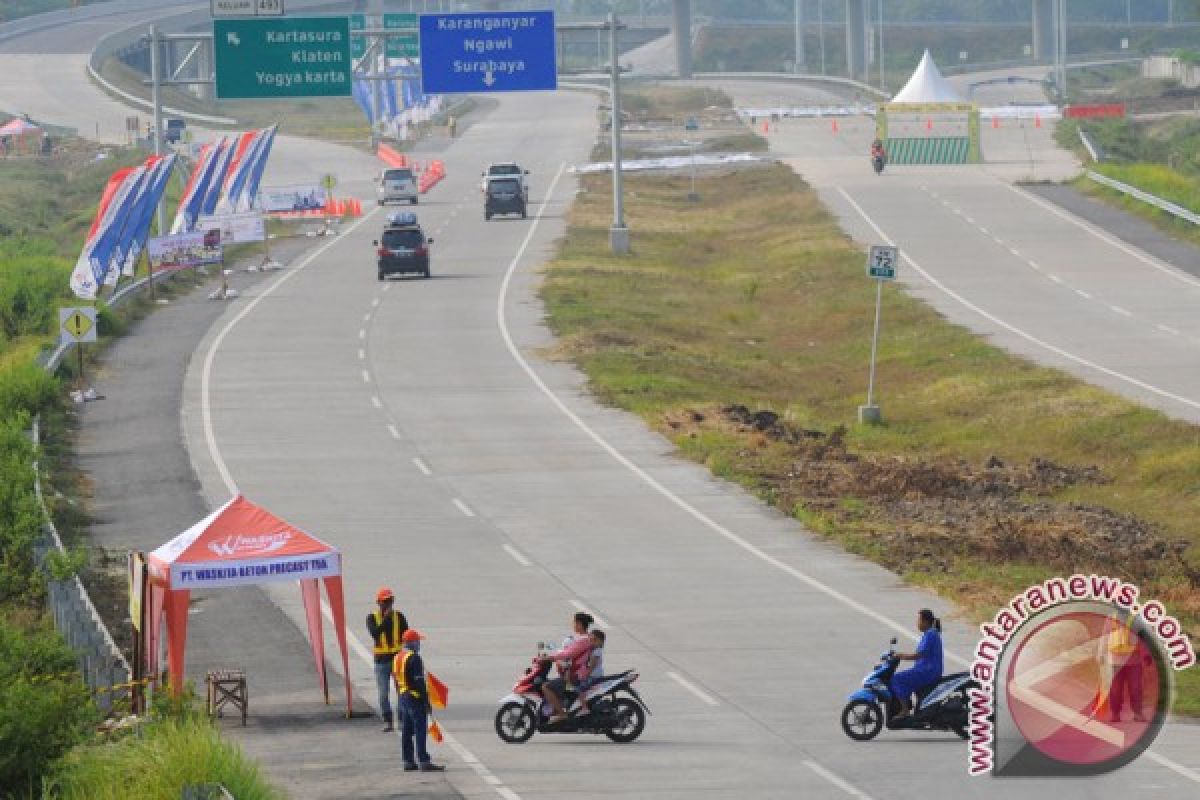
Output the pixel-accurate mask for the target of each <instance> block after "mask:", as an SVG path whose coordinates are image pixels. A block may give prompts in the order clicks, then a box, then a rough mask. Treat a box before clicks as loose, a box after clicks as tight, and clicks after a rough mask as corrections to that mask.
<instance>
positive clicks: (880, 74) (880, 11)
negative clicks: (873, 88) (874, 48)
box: [878, 0, 887, 92]
mask: <svg viewBox="0 0 1200 800" xmlns="http://www.w3.org/2000/svg"><path fill="white" fill-rule="evenodd" d="M878 16H879V88H880V89H882V90H883V91H885V92H886V91H887V84H886V83H885V82H884V77H883V0H879V15H878Z"/></svg>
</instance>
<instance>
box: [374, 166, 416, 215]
mask: <svg viewBox="0 0 1200 800" xmlns="http://www.w3.org/2000/svg"><path fill="white" fill-rule="evenodd" d="M375 191H376V192H377V193H378V195H379V197H378V200H379V205H381V206H383V205H387V204H388V203H399V202H401V201H404V200H407V201H408V202H409V204H410V205H414V206H415V205H416V204H417V179H416V176H414V175H413V171H412V170H411V169H409V168H408V167H390V168H388V169H385V170H384V171H383V172H381V173H380V174H379V183H378V185H377V186H376V187H375Z"/></svg>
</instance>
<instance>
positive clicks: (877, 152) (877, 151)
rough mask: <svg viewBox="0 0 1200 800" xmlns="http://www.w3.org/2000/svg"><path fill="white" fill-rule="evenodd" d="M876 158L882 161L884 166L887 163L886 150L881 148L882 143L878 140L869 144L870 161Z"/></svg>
mask: <svg viewBox="0 0 1200 800" xmlns="http://www.w3.org/2000/svg"><path fill="white" fill-rule="evenodd" d="M877 158H879V159H882V160H883V162H884V163H885V164H886V163H887V150H885V149H884V147H883V141H882V140H880V139H878V138H876V139H875V141H873V142H871V161H874V160H875V159H877Z"/></svg>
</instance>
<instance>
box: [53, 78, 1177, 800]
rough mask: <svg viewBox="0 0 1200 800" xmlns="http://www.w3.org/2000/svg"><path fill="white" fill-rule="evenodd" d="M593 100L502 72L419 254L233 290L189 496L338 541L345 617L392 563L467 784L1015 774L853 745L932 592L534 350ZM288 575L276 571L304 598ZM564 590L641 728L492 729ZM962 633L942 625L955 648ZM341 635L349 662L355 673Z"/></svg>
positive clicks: (631, 789)
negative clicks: (846, 716)
mask: <svg viewBox="0 0 1200 800" xmlns="http://www.w3.org/2000/svg"><path fill="white" fill-rule="evenodd" d="M72 90H74V89H72ZM79 91H82V89H79ZM81 97H82V95H81ZM594 102H595V101H594V100H593V99H592V98H590V97H588V96H586V95H576V94H569V93H560V94H556V95H528V96H514V97H510V98H505V99H504V100H503V102H501V103H500V104H499V106H498V108H497V109H496V110H495V111H494V112H493V113H491V114H490V115H489V116H488V117H487V118H486V119H484V120H482V121H480V123H479V124H477V125H474V126H472V127H471V129H470V130H469V131H468V132H467V134H466V135H464V137H463V138H462V139H460V140H458V141H457V142H456V143H455V144H454V145H453V146H452V147H451V149H450V151H449V152H448V153H447V155H446V161H447V166H448V170H449V173H450V177H449V178H448V179H447V180H446V181H445V182H444V183H443V184H441V185H440V186H438V187H437V189H435V191H434V193H433V194H432V195H431V196H429V198H428V199H427V202H424V203H423V205H422V206H421V207H420V209H419V210H420V211H421V215H422V218H423V221H424V223H425V224H426V226H427V227H428V228H430V229H431V231H432V232H433V233H434V236H435V238H436V239H437V243H436V244H435V261H434V272H435V276H436V277H435V279H433V280H430V281H396V282H392V283H386V284H381V283H379V282H377V281H376V280H375V276H374V266H373V263H372V247H371V239H372V238H373V237H374V236H375V235H376V232H377V230H378V228H379V226H380V222H381V220H380V215H379V214H378V213H375V214H372V215H371V216H368V217H367V218H365V219H364V220H363V221H362V223H360V224H359V225H358V226H356V227H355V228H354V229H352V230H350V231H348V232H347V233H346V234H345V235H344V236H341V237H338V238H337V239H334V240H331V241H330V242H328V243H327V244H326V245H325V246H324V247H322V248H320V249H318V250H316V251H314V253H313V254H312V255H311V257H309V258H307V259H305V260H303V261H301V262H299V263H298V264H296V265H294V267H293V269H291V270H289V271H287V272H285V273H284V274H283V275H281V276H280V277H279V278H278V279H276V280H274V281H272V282H268V283H264V284H260V286H259V288H258V289H256V290H255V291H254V292H253V293H250V294H248V295H247V296H246V297H243V298H242V299H240V300H239V301H237V302H235V303H233V304H231V306H230V308H229V310H228V312H227V313H226V315H225V316H224V317H223V318H222V319H221V320H220V321H218V323H217V324H216V326H215V327H214V328H213V329H212V331H211V332H210V334H209V335H208V336H207V337H206V338H205V340H204V341H203V342H201V343H200V345H199V347H198V349H197V352H196V355H195V357H194V358H193V361H192V364H191V367H190V369H189V373H188V378H187V384H186V387H185V405H184V410H183V413H184V416H185V430H186V433H187V441H188V444H189V447H190V448H191V452H192V456H193V460H194V462H195V465H196V467H197V472H198V474H199V476H200V478H201V480H202V483H203V485H204V487H205V489H206V491H207V492H208V494H209V497H210V499H211V500H212V501H213V502H214V503H215V502H218V501H220V500H224V499H225V498H226V497H227V496H228V494H229V492H230V491H232V489H233V488H234V487H235V486H236V487H237V488H238V489H240V490H241V491H244V492H246V493H247V494H248V495H250V496H252V497H254V498H255V499H256V500H259V501H261V502H263V503H265V504H267V505H269V506H270V507H272V508H273V509H275V510H277V511H278V512H279V513H280V514H282V515H283V516H285V517H287V518H289V519H291V520H293V521H295V522H296V523H298V524H301V525H303V526H306V527H308V528H310V529H311V530H313V531H314V532H316V533H318V534H319V535H321V536H323V537H325V538H327V539H328V540H330V541H332V542H334V543H336V544H337V545H338V546H339V547H341V548H342V549H343V552H344V554H345V561H346V565H347V570H348V586H349V587H350V600H351V608H350V618H351V619H358V618H360V617H361V615H362V614H363V613H364V612H365V611H366V609H367V606H368V604H369V601H370V596H371V594H372V593H373V591H374V588H375V587H376V586H378V585H380V584H383V583H390V584H392V585H394V586H395V587H396V588H397V590H398V594H399V597H400V603H401V606H402V607H403V608H404V609H405V610H406V611H407V612H408V613H409V615H410V618H411V619H412V620H413V621H414V622H415V623H416V624H418V625H419V626H421V627H422V628H424V629H425V630H426V631H427V632H428V633H429V635H430V637H431V638H430V641H429V642H428V649H427V651H426V652H427V655H428V659H429V661H430V663H431V666H433V668H434V669H436V670H437V671H438V672H439V674H441V675H442V676H443V677H444V678H445V679H446V680H447V682H448V683H449V684H450V685H451V687H452V698H453V702H452V706H451V709H450V710H449V711H448V712H447V713H446V715H445V722H446V726H447V727H448V728H449V729H450V731H451V733H452V734H453V741H452V747H451V753H452V754H453V757H452V758H450V762H451V770H452V771H451V774H450V779H451V781H452V782H453V783H454V784H455V785H456V786H457V787H458V788H459V789H460V790H461V791H463V793H464V794H467V795H469V796H478V797H494V796H497V795H499V796H502V797H505V798H509V800H511V798H513V797H525V798H535V797H545V798H561V797H564V796H567V795H568V793H569V794H571V795H572V796H579V797H613V796H623V797H631V798H633V797H636V798H646V797H655V798H671V797H680V798H682V797H689V798H693V797H697V796H708V797H714V798H725V797H731V796H736V795H740V796H747V797H755V798H768V797H780V798H782V797H789V798H790V797H795V796H810V797H822V798H824V797H829V798H841V797H857V798H868V797H873V798H885V797H913V796H926V797H961V796H962V795H963V794H964V793H965V792H968V791H969V792H970V793H971V794H972V795H976V796H979V797H1009V796H1011V794H1012V791H1013V786H1012V784H1008V783H998V782H994V781H989V780H969V779H967V778H966V776H965V755H964V747H963V745H962V743H961V742H959V741H957V740H956V739H954V738H953V737H937V736H921V737H917V736H911V737H910V736H885V737H883V738H881V739H880V740H879V741H877V742H875V743H872V744H870V745H852V744H851V743H850V742H848V741H847V740H845V739H844V737H843V736H842V734H841V732H840V731H839V730H838V727H837V721H836V718H837V712H838V710H839V709H840V707H841V705H842V703H843V701H844V697H845V695H846V693H847V692H848V690H849V689H851V688H852V687H853V685H854V684H855V683H856V682H857V681H858V680H859V678H860V677H861V674H862V673H863V672H864V670H865V668H866V667H867V666H868V664H869V662H870V661H871V660H872V658H873V657H874V656H875V655H876V654H877V652H878V649H879V647H880V645H881V644H882V643H883V642H884V641H885V640H886V639H887V638H888V637H889V636H892V635H895V634H896V632H897V630H901V631H905V630H909V629H910V618H911V616H912V615H913V611H914V610H915V609H916V608H919V607H921V606H924V605H932V606H934V607H935V608H937V607H939V606H940V605H941V604H939V603H938V602H937V601H936V600H935V599H933V598H930V597H929V596H928V595H926V594H924V593H921V592H917V591H914V590H911V589H908V588H906V587H904V586H903V585H901V584H900V582H899V581H898V580H897V579H896V577H895V576H894V575H891V574H890V573H887V572H886V571H884V570H881V569H879V568H877V567H874V566H872V565H870V564H868V563H865V562H863V561H861V560H859V559H855V558H851V557H849V556H846V555H845V554H843V553H841V552H839V551H837V550H836V549H834V548H831V547H829V546H827V545H826V544H824V543H822V542H820V541H819V540H817V539H815V538H813V537H811V536H809V535H807V534H805V533H804V532H803V531H802V530H801V529H799V527H798V526H797V525H796V524H795V522H794V521H792V520H789V519H786V518H783V517H781V516H778V515H776V514H774V513H772V512H770V511H769V510H767V509H765V508H763V507H762V506H761V504H759V503H758V502H757V501H756V500H754V499H753V498H752V497H750V496H748V495H747V494H745V493H744V492H742V491H740V490H738V489H736V488H734V487H731V486H729V485H727V484H724V483H722V482H720V481H718V480H715V479H713V478H712V477H711V476H710V475H709V474H708V473H707V472H706V471H704V470H703V469H701V468H699V467H696V466H694V465H691V464H686V463H682V462H679V461H677V460H675V459H674V458H673V457H671V455H670V447H669V445H668V444H667V443H666V442H665V441H663V440H661V439H660V438H658V437H656V436H654V435H652V434H649V433H648V432H646V430H645V429H644V427H643V426H642V425H641V423H640V422H639V421H637V420H635V419H632V418H630V417H628V416H626V415H624V414H620V413H617V412H614V411H611V410H607V409H604V408H602V407H599V406H598V405H596V404H595V403H593V402H592V401H591V400H590V399H588V397H587V396H586V394H585V391H584V387H583V382H582V379H581V378H580V376H579V375H578V374H577V373H575V372H574V371H573V370H572V369H570V368H569V367H566V366H564V365H561V364H556V363H552V362H547V361H545V360H543V359H542V358H541V356H540V353H542V352H543V348H545V347H546V346H548V345H550V344H552V342H551V339H550V337H549V336H548V334H547V333H546V331H545V330H544V328H543V327H542V326H541V309H540V307H539V305H538V304H537V302H536V299H535V297H534V294H533V289H534V286H535V284H536V280H537V276H536V269H537V265H538V264H539V263H540V261H541V260H542V259H543V258H544V256H545V254H546V253H547V251H548V248H549V247H550V246H551V244H552V242H553V240H554V238H555V237H556V236H558V235H560V234H561V233H562V231H563V226H564V222H563V220H562V214H563V212H564V211H565V210H566V208H567V205H568V203H569V202H570V199H571V197H572V196H573V192H574V190H575V185H574V183H573V181H572V180H571V178H570V177H569V175H566V174H565V173H563V172H562V167H563V165H564V164H565V163H570V162H575V161H579V160H582V159H584V158H585V157H586V155H587V152H588V150H589V147H590V144H591V141H592V137H593V135H594ZM534 122H536V124H533V123H534ZM313 146H314V147H317V146H316V145H313ZM314 156H320V157H321V158H325V157H326V156H327V157H328V158H329V159H332V160H338V159H342V158H345V159H346V161H345V162H344V164H343V166H342V167H341V168H342V169H343V170H344V172H343V175H344V180H346V181H347V182H348V183H349V184H350V185H351V188H352V189H353V190H354V191H356V192H357V193H359V194H360V196H364V197H365V196H367V195H366V194H365V186H366V179H367V177H368V175H369V173H370V171H371V169H372V165H370V164H369V163H368V162H369V160H363V161H361V162H358V163H360V164H361V170H360V171H358V172H353V169H354V168H355V164H354V163H352V159H353V158H354V156H352V155H350V154H349V153H343V152H342V151H341V150H335V151H328V152H327V151H320V152H317V151H314ZM505 156H511V157H515V158H518V159H520V160H522V161H523V162H525V163H526V164H527V165H528V166H529V167H530V168H531V169H532V170H533V173H534V174H533V178H534V183H533V196H534V199H535V201H536V202H535V205H534V209H535V218H533V219H531V220H529V221H524V222H522V221H516V220H496V221H493V222H490V223H485V222H484V221H483V219H482V210H481V201H480V197H479V193H478V185H477V183H476V178H475V176H476V175H478V171H479V169H480V168H481V167H482V165H483V164H484V163H485V162H486V161H488V160H491V159H494V158H500V157H505ZM281 163H282V162H281ZM316 163H320V164H321V169H324V168H325V167H324V163H323V162H321V161H319V160H318V161H317V162H316ZM295 164H296V165H297V166H298V165H299V164H300V161H299V160H297V161H296V162H295ZM352 176H357V180H351V178H352ZM889 179H890V176H889ZM964 202H965V201H964ZM294 594H295V593H294V590H292V589H291V588H290V587H286V588H283V587H281V588H280V590H279V591H272V596H273V597H274V599H275V600H276V602H277V603H278V604H279V605H280V606H281V607H282V608H283V609H284V610H285V612H287V613H288V614H289V616H291V617H292V618H293V619H294V620H297V621H299V620H300V619H301V616H302V612H301V611H300V609H299V608H298V607H297V604H296V598H295V597H294ZM579 607H585V608H588V609H590V610H592V611H593V612H594V613H596V614H597V616H598V617H600V618H601V620H602V621H601V623H600V624H601V625H602V626H603V627H605V628H606V629H608V630H609V632H610V637H609V642H610V648H609V654H608V657H607V661H608V664H609V666H610V668H617V667H622V666H625V665H631V666H636V667H638V668H639V669H640V670H641V672H642V674H643V679H642V681H641V682H640V683H639V686H640V687H641V688H642V689H643V690H644V692H645V695H646V698H647V700H648V701H649V703H650V705H651V708H652V710H653V711H654V712H655V714H654V716H653V717H651V719H650V723H649V727H648V730H647V733H646V735H645V737H644V739H643V740H642V741H641V742H639V743H638V744H636V745H633V746H624V747H622V746H616V745H612V744H610V743H608V742H607V741H604V740H598V741H590V740H581V739H562V740H555V739H543V738H540V737H539V738H535V739H534V740H533V741H532V742H530V743H529V744H526V745H523V746H506V745H503V744H502V743H500V742H499V740H498V739H497V738H496V737H495V735H494V733H493V732H492V730H491V715H492V713H493V711H494V706H495V701H496V699H497V698H498V697H499V696H500V695H502V694H503V693H505V692H506V691H507V690H508V688H509V686H510V685H511V683H512V682H513V681H514V680H515V678H516V677H517V674H518V673H519V671H520V670H521V669H522V668H523V667H524V665H525V663H526V661H527V659H528V657H529V655H530V653H531V650H532V648H533V644H534V643H535V642H536V641H538V640H541V639H547V638H553V637H557V636H559V635H561V634H562V633H563V632H565V628H566V624H567V619H568V617H569V616H570V614H571V613H572V612H574V611H575V610H576V609H577V608H579ZM942 607H943V608H944V606H942ZM354 632H355V633H357V631H354ZM973 639H974V637H973V635H972V632H971V631H970V630H969V628H968V626H965V625H962V624H955V623H951V624H950V625H949V626H948V630H947V643H948V646H949V647H950V649H951V650H952V651H953V652H954V653H956V654H957V655H959V656H962V655H965V654H966V653H967V652H968V650H969V649H970V647H971V645H972V643H973ZM239 646H251V645H250V643H239V642H237V641H236V640H233V642H232V643H231V645H230V648H231V650H233V649H235V648H236V647H239ZM361 654H362V653H361V651H360V652H359V653H358V654H356V657H355V659H354V667H353V670H352V672H353V677H354V679H355V681H356V683H358V684H359V685H360V686H361V687H363V688H364V690H365V693H366V694H367V695H368V696H369V695H370V689H369V687H370V686H371V677H370V673H369V667H368V665H367V663H366V661H365V660H364V659H363V658H361V657H358V656H359V655H361ZM1192 734H1194V731H1188V730H1184V729H1182V728H1178V727H1172V728H1171V729H1170V730H1169V731H1168V733H1167V735H1166V736H1165V737H1164V739H1163V740H1162V742H1161V747H1160V748H1159V749H1160V750H1161V751H1162V752H1163V753H1164V754H1165V755H1167V756H1170V757H1171V758H1173V759H1174V760H1175V762H1179V763H1181V764H1182V765H1183V766H1176V767H1174V768H1168V767H1165V766H1163V765H1162V764H1161V763H1156V762H1154V761H1151V760H1148V759H1143V760H1142V761H1140V762H1138V763H1137V764H1135V765H1133V766H1131V767H1130V768H1128V769H1126V770H1123V771H1122V772H1120V773H1118V774H1116V775H1112V776H1108V777H1106V778H1102V779H1096V780H1091V781H1073V782H1061V781H1059V782H1027V781H1023V782H1021V784H1020V790H1021V791H1022V792H1023V793H1024V794H1026V795H1027V796H1030V797H1055V798H1074V797H1078V798H1085V797H1087V798H1091V797H1108V796H1118V795H1119V796H1127V795H1128V794H1130V793H1137V794H1139V795H1143V796H1157V797H1164V798H1166V797H1171V798H1174V797H1182V796H1188V795H1191V794H1194V793H1195V791H1196V788H1197V784H1196V783H1195V782H1194V781H1196V780H1197V778H1200V775H1197V774H1196V770H1200V763H1196V760H1197V757H1198V753H1200V748H1197V747H1196V737H1195V736H1194V735H1192ZM1172 763H1174V762H1172ZM1189 768H1190V770H1189ZM398 779H399V778H398Z"/></svg>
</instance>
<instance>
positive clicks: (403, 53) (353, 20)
mask: <svg viewBox="0 0 1200 800" xmlns="http://www.w3.org/2000/svg"><path fill="white" fill-rule="evenodd" d="M383 27H384V28H385V29H386V30H390V31H398V32H400V33H398V34H394V35H392V36H389V37H387V39H386V41H385V43H384V47H383V50H384V53H386V54H387V57H388V58H416V57H417V56H418V55H420V49H421V48H420V44H419V42H420V39H419V37H418V35H417V15H416V14H384V15H383ZM366 29H367V17H366V15H365V14H351V15H350V30H352V31H364V30H366ZM366 54H367V37H366V36H355V37H354V38H353V39H352V40H351V42H350V55H351V56H353V57H354V58H362V57H363V56H364V55H366Z"/></svg>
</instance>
